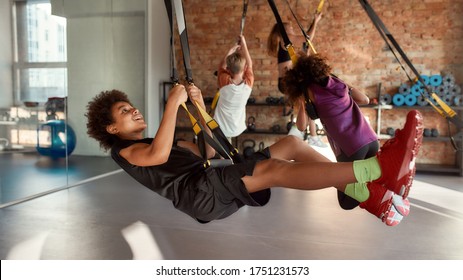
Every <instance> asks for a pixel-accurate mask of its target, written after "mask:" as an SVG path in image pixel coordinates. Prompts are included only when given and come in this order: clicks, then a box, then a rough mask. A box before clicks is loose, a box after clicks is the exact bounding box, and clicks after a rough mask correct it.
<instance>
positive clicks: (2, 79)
mask: <svg viewBox="0 0 463 280" xmlns="http://www.w3.org/2000/svg"><path fill="white" fill-rule="evenodd" d="M0 34H1V35H2V38H1V42H2V43H1V44H0V108H8V107H11V106H13V72H12V71H13V68H12V67H13V34H12V27H11V3H10V1H9V0H1V1H0Z"/></svg>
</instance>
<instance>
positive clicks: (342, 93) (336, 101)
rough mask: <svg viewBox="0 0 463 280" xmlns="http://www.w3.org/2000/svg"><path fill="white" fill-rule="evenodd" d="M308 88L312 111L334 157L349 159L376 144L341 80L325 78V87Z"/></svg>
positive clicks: (373, 135)
mask: <svg viewBox="0 0 463 280" xmlns="http://www.w3.org/2000/svg"><path fill="white" fill-rule="evenodd" d="M309 88H310V90H311V91H312V93H313V94H314V96H315V100H314V101H313V102H314V105H315V108H316V109H317V113H318V116H319V117H320V121H321V123H322V124H323V126H324V128H325V131H326V133H327V136H328V140H329V142H330V145H331V148H332V149H333V152H334V154H335V155H336V156H338V155H339V154H340V153H341V152H343V153H344V154H345V155H347V156H351V155H353V154H354V153H355V152H357V151H358V150H359V149H360V148H362V147H363V146H365V145H367V144H369V143H371V142H373V141H377V140H378V137H377V135H376V133H375V132H374V131H373V129H372V128H371V126H370V124H369V123H368V122H367V120H366V119H365V116H364V115H363V114H362V112H361V111H360V108H359V107H358V105H357V103H355V101H354V100H353V99H352V97H351V96H350V95H349V89H348V87H347V85H346V84H345V83H344V82H343V81H342V80H340V79H338V78H336V77H329V79H328V83H327V85H326V87H322V86H320V85H317V84H312V85H310V86H309Z"/></svg>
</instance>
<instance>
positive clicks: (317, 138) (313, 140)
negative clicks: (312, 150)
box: [307, 136, 328, 148]
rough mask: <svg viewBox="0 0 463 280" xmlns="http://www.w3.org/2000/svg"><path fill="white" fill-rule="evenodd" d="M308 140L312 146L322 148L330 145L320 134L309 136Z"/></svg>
mask: <svg viewBox="0 0 463 280" xmlns="http://www.w3.org/2000/svg"><path fill="white" fill-rule="evenodd" d="M307 141H308V142H309V145H310V146H316V147H320V148H326V147H328V145H327V144H326V143H325V142H323V141H322V139H320V136H309V137H307Z"/></svg>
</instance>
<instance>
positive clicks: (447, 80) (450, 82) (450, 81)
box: [442, 74, 455, 87]
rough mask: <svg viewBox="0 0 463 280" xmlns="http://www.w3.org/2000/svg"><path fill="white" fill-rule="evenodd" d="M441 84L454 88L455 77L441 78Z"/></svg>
mask: <svg viewBox="0 0 463 280" xmlns="http://www.w3.org/2000/svg"><path fill="white" fill-rule="evenodd" d="M442 83H443V84H444V85H445V86H448V87H451V86H454V85H455V77H454V76H453V75H452V74H446V75H445V76H444V77H442Z"/></svg>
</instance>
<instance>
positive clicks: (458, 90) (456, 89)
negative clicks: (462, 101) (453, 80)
mask: <svg viewBox="0 0 463 280" xmlns="http://www.w3.org/2000/svg"><path fill="white" fill-rule="evenodd" d="M449 92H450V93H451V94H453V95H458V94H460V93H461V87H460V86H459V85H454V86H453V87H450V88H449Z"/></svg>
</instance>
